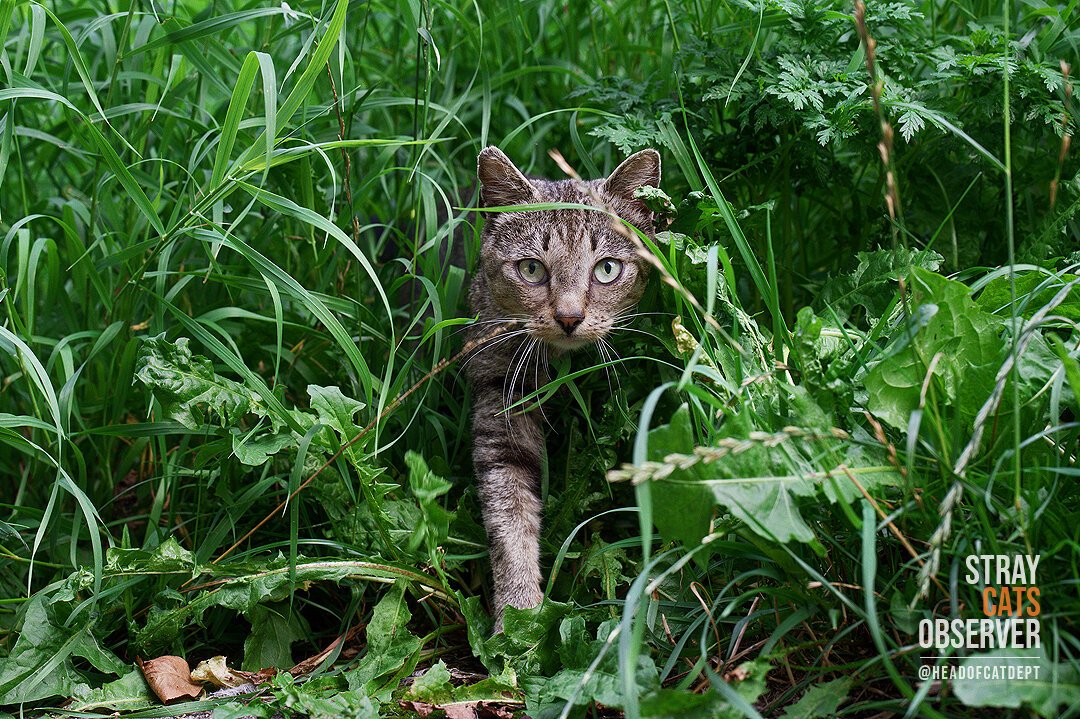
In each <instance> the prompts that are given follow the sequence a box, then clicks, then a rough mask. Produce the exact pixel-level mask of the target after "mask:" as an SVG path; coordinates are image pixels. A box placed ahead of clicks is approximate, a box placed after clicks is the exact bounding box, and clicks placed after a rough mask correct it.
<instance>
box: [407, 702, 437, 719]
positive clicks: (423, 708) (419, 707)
mask: <svg viewBox="0 0 1080 719" xmlns="http://www.w3.org/2000/svg"><path fill="white" fill-rule="evenodd" d="M398 704H400V705H401V708H402V709H405V710H407V711H411V712H413V713H414V714H416V715H417V716H418V717H420V719H425V717H428V716H431V712H433V711H435V709H436V707H435V705H434V704H428V703H427V702H411V701H400V702H398Z"/></svg>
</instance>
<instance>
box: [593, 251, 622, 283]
mask: <svg viewBox="0 0 1080 719" xmlns="http://www.w3.org/2000/svg"><path fill="white" fill-rule="evenodd" d="M592 273H593V277H595V278H596V281H597V282H599V283H600V284H602V285H606V284H610V283H611V282H614V281H615V280H616V279H618V277H619V275H620V274H622V262H619V261H618V260H616V259H615V258H614V257H608V258H607V259H603V260H600V261H599V262H597V263H596V267H594V268H593V271H592Z"/></svg>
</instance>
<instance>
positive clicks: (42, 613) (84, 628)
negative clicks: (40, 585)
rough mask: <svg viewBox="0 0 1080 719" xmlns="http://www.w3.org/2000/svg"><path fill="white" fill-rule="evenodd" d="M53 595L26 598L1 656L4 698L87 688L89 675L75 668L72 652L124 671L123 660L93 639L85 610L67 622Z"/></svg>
mask: <svg viewBox="0 0 1080 719" xmlns="http://www.w3.org/2000/svg"><path fill="white" fill-rule="evenodd" d="M54 601H55V598H53V597H50V596H48V595H46V594H44V593H42V592H39V593H37V594H35V595H34V596H33V597H31V598H30V600H29V601H28V602H27V604H26V608H25V610H24V614H23V620H22V628H21V630H20V632H19V634H18V638H17V639H16V640H15V645H14V646H13V647H12V648H11V652H10V653H9V654H8V656H7V657H5V658H3V659H0V697H2V701H3V703H4V704H21V703H24V702H35V701H40V700H42V699H48V698H50V697H69V696H73V695H75V694H86V693H88V692H89V681H90V679H88V678H87V677H86V676H85V675H84V673H83V671H81V670H79V669H77V668H76V662H75V659H76V658H80V659H83V660H85V662H87V663H89V665H90V666H91V667H93V669H95V670H97V671H99V672H103V673H105V674H115V675H122V674H126V673H127V671H128V666H127V665H126V664H125V663H124V662H122V661H120V660H119V659H118V658H117V657H116V655H114V654H113V653H112V652H110V651H109V650H108V649H105V648H104V647H103V646H102V645H101V644H100V643H99V642H98V640H97V638H96V637H95V636H94V634H93V626H92V624H90V623H88V622H89V616H88V614H87V613H84V614H83V615H82V618H83V621H82V622H81V623H79V622H76V623H74V624H73V625H71V626H66V625H65V623H64V620H63V618H62V617H61V616H58V611H59V610H58V609H57V608H56V607H55V606H54ZM79 664H80V665H81V666H85V664H84V663H82V662H80V663H79Z"/></svg>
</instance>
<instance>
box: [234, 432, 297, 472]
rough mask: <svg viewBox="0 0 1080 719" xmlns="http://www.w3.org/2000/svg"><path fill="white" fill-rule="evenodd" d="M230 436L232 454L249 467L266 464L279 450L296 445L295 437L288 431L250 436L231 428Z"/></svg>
mask: <svg viewBox="0 0 1080 719" xmlns="http://www.w3.org/2000/svg"><path fill="white" fill-rule="evenodd" d="M231 434H232V450H233V454H235V455H236V458H237V459H239V460H240V461H241V462H242V463H243V464H246V465H248V466H251V467H259V466H261V465H263V464H266V460H268V459H270V458H271V457H273V456H274V455H275V454H277V453H278V452H280V451H281V450H283V449H285V448H286V447H295V446H296V444H297V438H296V435H295V434H293V433H292V432H290V431H289V430H285V431H283V432H280V433H278V434H272V433H269V432H267V433H265V434H254V435H252V434H251V433H247V432H242V431H240V430H239V429H236V428H233V430H232V432H231Z"/></svg>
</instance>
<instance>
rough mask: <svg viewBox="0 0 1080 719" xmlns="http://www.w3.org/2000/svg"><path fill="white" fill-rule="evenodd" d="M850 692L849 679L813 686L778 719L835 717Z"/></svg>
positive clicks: (844, 678)
mask: <svg viewBox="0 0 1080 719" xmlns="http://www.w3.org/2000/svg"><path fill="white" fill-rule="evenodd" d="M850 690H851V679H849V678H848V677H841V678H839V679H833V680H832V681H831V682H824V683H823V684H815V685H814V686H812V687H810V689H809V690H807V692H806V694H803V695H802V698H800V699H799V701H797V702H795V703H794V704H792V705H791V706H789V707H788V708H787V709H786V710H785V711H784V713H783V714H781V715H780V719H819V718H820V717H830V718H831V717H835V716H836V715H837V714H836V711H837V709H839V708H840V705H841V704H843V703H844V700H845V699H847V695H848V691H850Z"/></svg>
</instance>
